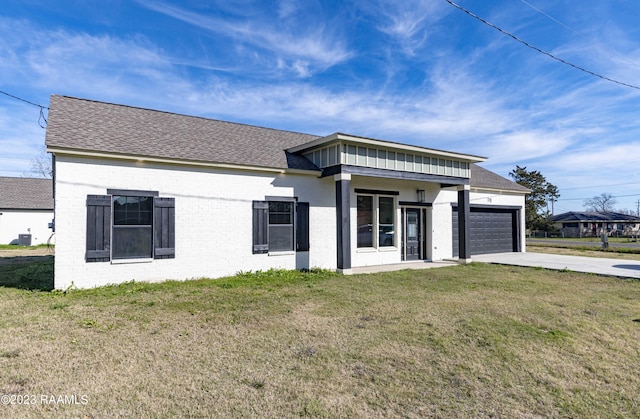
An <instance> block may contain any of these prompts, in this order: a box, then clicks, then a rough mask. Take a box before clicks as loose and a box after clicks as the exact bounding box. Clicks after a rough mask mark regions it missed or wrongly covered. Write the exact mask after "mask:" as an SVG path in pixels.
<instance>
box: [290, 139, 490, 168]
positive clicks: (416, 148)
mask: <svg viewBox="0 0 640 419" xmlns="http://www.w3.org/2000/svg"><path fill="white" fill-rule="evenodd" d="M338 141H350V142H355V143H359V144H366V145H372V146H377V147H384V148H394V149H398V150H405V151H412V152H416V153H425V154H433V155H437V156H442V157H451V158H456V159H460V160H465V161H468V162H470V163H480V162H483V161H486V160H487V157H482V156H474V155H471V154H463V153H455V152H451V151H444V150H437V149H434V148H427V147H419V146H413V145H408V144H401V143H395V142H392V141H385V140H376V139H374V138H367V137H360V136H357V135H350V134H343V133H340V132H336V133H334V134H331V135H327V136H326V137H321V138H318V139H316V140H314V141H311V142H308V143H305V144H300V145H298V146H295V147H291V148H289V149H287V151H288V152H290V153H299V152H301V151H305V150H309V149H313V148H316V147H320V146H323V145H328V144H331V143H334V142H338Z"/></svg>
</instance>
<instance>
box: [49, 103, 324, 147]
mask: <svg viewBox="0 0 640 419" xmlns="http://www.w3.org/2000/svg"><path fill="white" fill-rule="evenodd" d="M51 96H52V97H54V96H56V97H62V98H66V99H73V100H78V101H83V102H92V103H97V104H100V105H110V106H117V107H122V108H129V109H138V110H143V111H149V112H157V113H161V114H167V115H175V116H180V117H186V118H195V119H203V120H205V121H214V122H219V123H223V124H231V125H241V126H245V127H253V128H259V129H264V130H271V131H277V132H287V133H291V134H298V135H308V136H311V137H317V138H321V137H323V136H322V135H318V134H310V133H307V132H299V131H291V130H284V129H278V128H272V127H264V126H261V125H255V124H247V123H244V122H237V121H225V120H223V119H218V118H207V117H205V116H199V115H189V114H186V113H179V112H171V111H163V110H160V109H153V108H146V107H142V106H133V105H126V104H122V103H114V102H105V101H102V100H95V99H86V98H81V97H75V96H69V95H56V94H52V95H51Z"/></svg>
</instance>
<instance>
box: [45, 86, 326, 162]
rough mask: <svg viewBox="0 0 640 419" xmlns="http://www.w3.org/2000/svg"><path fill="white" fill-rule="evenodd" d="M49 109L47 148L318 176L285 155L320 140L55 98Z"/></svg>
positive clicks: (293, 134) (192, 118) (101, 103)
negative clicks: (303, 145) (306, 171)
mask: <svg viewBox="0 0 640 419" xmlns="http://www.w3.org/2000/svg"><path fill="white" fill-rule="evenodd" d="M49 108H50V110H49V119H48V123H47V134H46V144H47V147H60V148H66V149H73V150H83V151H99V152H108V153H117V154H121V155H123V154H124V155H134V156H142V157H156V158H169V159H180V160H188V161H197V162H208V163H226V164H238V165H246V166H258V167H272V168H278V169H286V168H290V169H309V170H318V168H317V167H315V165H313V163H311V162H310V161H309V160H307V159H306V158H304V157H302V156H298V155H291V154H289V153H286V152H285V150H286V149H287V148H291V147H294V146H297V145H299V144H304V143H307V142H310V141H313V140H315V139H317V138H318V136H316V135H309V134H301V133H297V132H290V131H281V130H276V129H270V128H261V127H256V126H251V125H243V124H237V123H232V122H224V121H218V120H213V119H206V118H199V117H194V116H186V115H178V114H174V113H169V112H161V111H154V110H149V109H142V108H134V107H131V106H125V105H114V104H110V103H104V102H96V101H92V100H85V99H77V98H72V97H67V96H57V95H52V96H51V102H50V105H49Z"/></svg>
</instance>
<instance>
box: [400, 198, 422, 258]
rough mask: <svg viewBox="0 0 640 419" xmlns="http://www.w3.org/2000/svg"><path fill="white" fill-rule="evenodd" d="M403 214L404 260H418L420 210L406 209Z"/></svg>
mask: <svg viewBox="0 0 640 419" xmlns="http://www.w3.org/2000/svg"><path fill="white" fill-rule="evenodd" d="M405 214H406V215H405V217H406V218H405V223H404V225H405V232H404V237H405V244H404V245H405V260H419V259H420V210H419V209H417V208H407V209H406V211H405Z"/></svg>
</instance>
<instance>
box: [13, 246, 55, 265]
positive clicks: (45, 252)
mask: <svg viewBox="0 0 640 419" xmlns="http://www.w3.org/2000/svg"><path fill="white" fill-rule="evenodd" d="M53 254H54V249H53V247H50V248H49V247H45V246H38V247H16V248H15V249H0V265H3V264H11V263H16V262H19V263H22V262H25V261H29V259H28V258H33V257H36V258H42V257H43V256H53ZM25 258H26V259H25ZM35 260H38V259H35Z"/></svg>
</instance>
